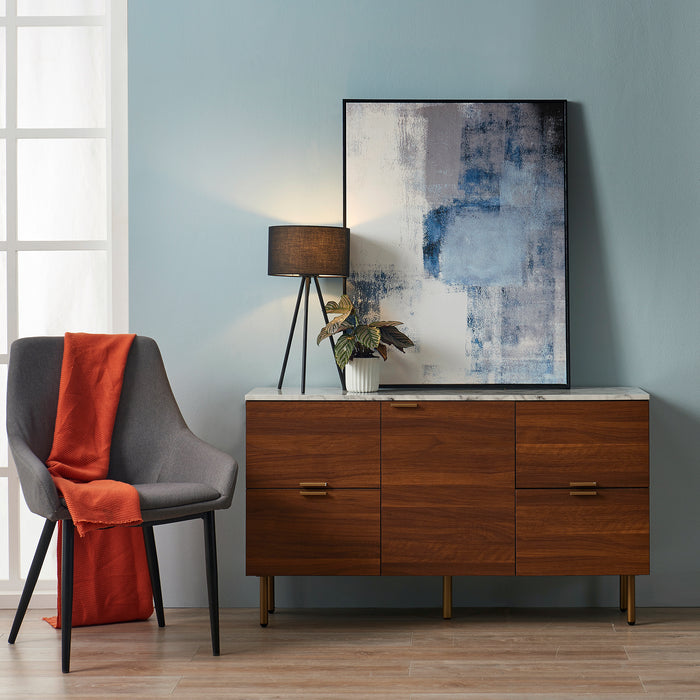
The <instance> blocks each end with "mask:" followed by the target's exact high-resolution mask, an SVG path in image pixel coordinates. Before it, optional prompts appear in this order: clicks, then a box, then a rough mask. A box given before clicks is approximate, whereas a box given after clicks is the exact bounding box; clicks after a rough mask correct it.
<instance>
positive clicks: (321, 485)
mask: <svg viewBox="0 0 700 700" xmlns="http://www.w3.org/2000/svg"><path fill="white" fill-rule="evenodd" d="M326 486H328V482H327V481H300V482H299V488H302V489H307V488H308V489H325V488H326Z"/></svg>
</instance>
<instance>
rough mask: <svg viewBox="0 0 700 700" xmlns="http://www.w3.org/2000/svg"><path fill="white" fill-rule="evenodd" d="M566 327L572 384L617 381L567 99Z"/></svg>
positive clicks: (589, 176) (575, 117)
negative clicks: (567, 283)
mask: <svg viewBox="0 0 700 700" xmlns="http://www.w3.org/2000/svg"><path fill="white" fill-rule="evenodd" d="M567 126H568V138H567V150H568V214H569V216H568V219H569V328H570V360H571V384H572V386H594V385H598V386H609V385H616V384H619V382H620V380H619V376H620V367H621V358H620V357H619V342H618V338H617V333H616V325H615V321H614V305H613V298H612V292H611V284H610V281H611V279H612V274H613V273H614V271H613V270H610V269H609V266H608V261H607V259H606V255H605V246H604V238H605V229H604V223H603V221H602V220H601V215H600V208H599V206H598V200H597V197H596V182H595V173H594V163H593V156H592V150H591V146H590V141H589V138H588V133H587V130H586V118H585V110H584V107H583V105H582V104H581V103H579V102H569V103H568V125H567Z"/></svg>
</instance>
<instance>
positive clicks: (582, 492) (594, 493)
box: [569, 491, 598, 496]
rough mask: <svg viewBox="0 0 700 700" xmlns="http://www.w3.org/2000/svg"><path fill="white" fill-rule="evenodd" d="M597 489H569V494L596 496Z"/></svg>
mask: <svg viewBox="0 0 700 700" xmlns="http://www.w3.org/2000/svg"><path fill="white" fill-rule="evenodd" d="M597 495H598V492H597V491H569V496H597Z"/></svg>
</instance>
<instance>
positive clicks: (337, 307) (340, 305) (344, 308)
mask: <svg viewBox="0 0 700 700" xmlns="http://www.w3.org/2000/svg"><path fill="white" fill-rule="evenodd" d="M354 309H355V307H354V306H353V303H352V302H351V301H350V297H349V296H348V295H347V294H343V296H342V297H340V301H329V302H327V303H326V311H328V313H331V314H345V317H346V318H347V317H348V316H349V315H350V314H351V313H352V312H353V311H354Z"/></svg>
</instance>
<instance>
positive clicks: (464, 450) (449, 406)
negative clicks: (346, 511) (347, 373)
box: [382, 401, 515, 501]
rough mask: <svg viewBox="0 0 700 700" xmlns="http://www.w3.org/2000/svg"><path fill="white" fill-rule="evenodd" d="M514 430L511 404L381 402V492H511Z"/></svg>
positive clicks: (513, 409) (512, 405)
mask: <svg viewBox="0 0 700 700" xmlns="http://www.w3.org/2000/svg"><path fill="white" fill-rule="evenodd" d="M514 432H515V406H514V404H513V402H511V401H491V402H486V401H474V402H460V401H422V402H417V403H403V402H390V401H387V402H382V488H386V487H387V486H428V487H432V486H489V487H491V486H502V487H506V488H510V489H512V488H513V487H514V462H515V449H514ZM510 496H511V501H512V497H513V496H512V490H511V494H510Z"/></svg>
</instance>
